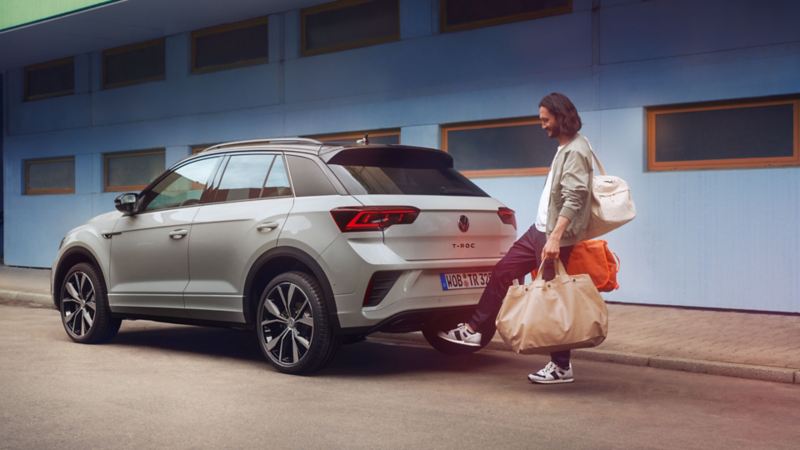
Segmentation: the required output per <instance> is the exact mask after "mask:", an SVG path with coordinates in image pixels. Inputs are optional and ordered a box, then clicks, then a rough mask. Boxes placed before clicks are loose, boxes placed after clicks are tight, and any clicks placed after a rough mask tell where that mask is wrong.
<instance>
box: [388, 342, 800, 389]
mask: <svg viewBox="0 0 800 450" xmlns="http://www.w3.org/2000/svg"><path fill="white" fill-rule="evenodd" d="M373 336H374V338H376V339H377V340H382V341H390V342H394V343H411V344H418V345H425V346H427V345H428V343H427V341H425V338H424V337H423V336H422V334H421V333H405V334H393V333H377V334H375V335H373ZM486 348H487V349H489V350H500V351H506V352H511V350H510V349H509V348H508V347H507V346H506V345H505V344H504V343H503V342H500V341H492V342H490V343H489V345H487V346H486ZM572 356H573V357H574V358H577V359H585V360H590V361H600V362H611V363H616V364H626V365H630V366H640V367H653V368H655V369H666V370H680V371H683V372H692V373H705V374H709V375H722V376H727V377H736V378H746V379H749V380H760V381H773V382H777V383H788V384H792V383H794V384H800V370H797V369H789V368H782V367H770V366H757V365H750V364H737V363H728V362H719V361H704V360H697V359H685V358H675V357H669V356H650V355H642V354H638V353H630V352H619V351H613V350H600V349H578V350H573V352H572Z"/></svg>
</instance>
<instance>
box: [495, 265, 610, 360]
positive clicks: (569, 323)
mask: <svg viewBox="0 0 800 450" xmlns="http://www.w3.org/2000/svg"><path fill="white" fill-rule="evenodd" d="M543 268H544V262H542V265H541V266H540V267H539V272H538V275H537V276H536V279H534V280H533V283H531V284H528V285H520V284H519V283H518V282H517V281H516V280H515V281H514V284H513V285H512V286H511V287H509V288H508V293H507V294H506V297H505V299H504V300H503V306H502V307H501V308H500V313H499V314H498V315H497V321H496V325H497V331H498V332H499V333H500V336H501V337H502V338H503V341H505V343H506V345H508V346H509V347H511V348H512V349H513V350H514V351H515V352H517V353H525V354H528V353H550V352H554V351H560V350H568V349H573V348H582V347H594V346H597V345H600V343H602V342H603V341H604V340H605V339H606V334H607V333H608V309H607V308H606V303H605V301H604V300H603V298H602V297H601V296H600V293H599V292H597V288H595V286H594V282H592V279H591V277H589V275H586V274H582V275H569V274H568V273H567V271H566V270H565V269H564V265H563V264H562V263H561V260H560V259H558V258H556V267H555V269H556V270H555V272H556V276H555V278H553V279H552V280H550V281H544V280H543V279H542V269H543Z"/></svg>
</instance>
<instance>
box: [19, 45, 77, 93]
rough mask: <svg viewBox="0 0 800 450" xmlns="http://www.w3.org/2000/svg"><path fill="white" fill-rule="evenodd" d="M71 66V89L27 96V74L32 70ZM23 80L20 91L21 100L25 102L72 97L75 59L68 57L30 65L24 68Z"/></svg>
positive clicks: (28, 86)
mask: <svg viewBox="0 0 800 450" xmlns="http://www.w3.org/2000/svg"><path fill="white" fill-rule="evenodd" d="M67 63H71V64H72V89H65V90H63V91H56V92H48V93H47V94H38V95H28V89H29V88H30V85H29V84H28V72H30V71H32V70H38V69H46V68H49V67H55V66H60V65H62V64H67ZM23 78H24V79H25V80H24V87H23V91H22V97H23V100H24V101H26V102H30V101H35V100H42V99H45V98H53V97H63V96H65V95H72V94H74V93H75V57H74V56H68V57H66V58H60V59H55V60H53V61H47V62H43V63H39V64H32V65H30V66H26V67H25V70H24V75H23Z"/></svg>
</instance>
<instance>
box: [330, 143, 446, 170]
mask: <svg viewBox="0 0 800 450" xmlns="http://www.w3.org/2000/svg"><path fill="white" fill-rule="evenodd" d="M320 157H321V158H322V159H323V160H324V161H325V162H326V163H327V164H339V165H343V166H379V167H414V168H431V169H434V168H435V169H441V168H452V167H453V157H452V156H450V154H448V153H447V152H444V151H442V150H436V149H432V148H425V147H411V146H408V145H361V146H358V147H340V148H338V149H335V150H332V151H330V152H328V153H324V154H320Z"/></svg>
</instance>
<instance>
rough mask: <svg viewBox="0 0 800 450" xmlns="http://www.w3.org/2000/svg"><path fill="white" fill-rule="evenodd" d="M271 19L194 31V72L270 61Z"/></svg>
mask: <svg viewBox="0 0 800 450" xmlns="http://www.w3.org/2000/svg"><path fill="white" fill-rule="evenodd" d="M268 37H269V33H268V30H267V18H266V17H262V18H259V19H254V20H247V21H244V22H238V23H232V24H228V25H221V26H218V27H212V28H206V29H203V30H197V31H193V32H192V72H195V73H202V72H212V71H215V70H222V69H233V68H235V67H243V66H250V65H253V64H264V63H266V62H267V61H268V56H269V55H268V52H269V41H268Z"/></svg>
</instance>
